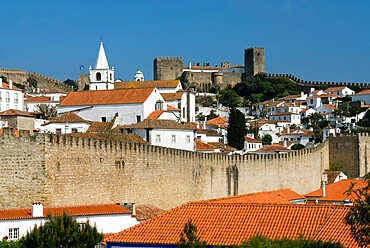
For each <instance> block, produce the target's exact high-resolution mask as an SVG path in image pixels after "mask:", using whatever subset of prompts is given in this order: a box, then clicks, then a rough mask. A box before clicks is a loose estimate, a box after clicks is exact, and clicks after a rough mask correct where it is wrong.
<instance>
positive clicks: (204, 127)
mask: <svg viewBox="0 0 370 248" xmlns="http://www.w3.org/2000/svg"><path fill="white" fill-rule="evenodd" d="M206 121H207V116H206V117H204V121H203V129H207V128H206Z"/></svg>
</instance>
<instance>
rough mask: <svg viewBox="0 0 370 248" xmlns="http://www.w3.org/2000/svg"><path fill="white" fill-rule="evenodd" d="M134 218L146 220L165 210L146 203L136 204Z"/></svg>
mask: <svg viewBox="0 0 370 248" xmlns="http://www.w3.org/2000/svg"><path fill="white" fill-rule="evenodd" d="M135 209H136V215H135V217H136V219H137V220H138V221H143V220H147V219H150V218H153V217H155V216H157V215H159V214H161V213H163V212H165V211H164V210H163V209H160V208H158V207H155V206H153V205H150V204H147V205H136V206H135Z"/></svg>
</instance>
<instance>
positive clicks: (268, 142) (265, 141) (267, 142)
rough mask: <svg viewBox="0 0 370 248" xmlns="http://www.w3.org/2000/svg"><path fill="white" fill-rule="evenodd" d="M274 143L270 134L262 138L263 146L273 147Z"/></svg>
mask: <svg viewBox="0 0 370 248" xmlns="http://www.w3.org/2000/svg"><path fill="white" fill-rule="evenodd" d="M271 143H272V136H271V135H270V134H266V135H265V136H263V138H262V144H263V145H271Z"/></svg>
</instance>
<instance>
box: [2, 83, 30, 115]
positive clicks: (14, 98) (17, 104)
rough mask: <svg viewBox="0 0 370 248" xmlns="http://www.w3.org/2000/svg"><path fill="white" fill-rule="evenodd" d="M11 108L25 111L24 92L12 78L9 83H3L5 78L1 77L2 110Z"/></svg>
mask: <svg viewBox="0 0 370 248" xmlns="http://www.w3.org/2000/svg"><path fill="white" fill-rule="evenodd" d="M9 109H16V110H21V111H23V109H24V100H23V92H22V90H21V89H19V88H17V87H14V86H13V82H12V80H9V84H7V83H3V79H2V78H0V111H6V110H9Z"/></svg>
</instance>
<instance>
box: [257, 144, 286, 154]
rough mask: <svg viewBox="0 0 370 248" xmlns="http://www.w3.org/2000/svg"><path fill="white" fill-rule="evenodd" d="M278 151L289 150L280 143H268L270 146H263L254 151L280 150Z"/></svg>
mask: <svg viewBox="0 0 370 248" xmlns="http://www.w3.org/2000/svg"><path fill="white" fill-rule="evenodd" d="M280 151H290V150H289V149H288V148H286V147H283V146H280V145H270V146H264V147H262V148H260V149H258V150H256V151H254V152H280Z"/></svg>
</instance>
